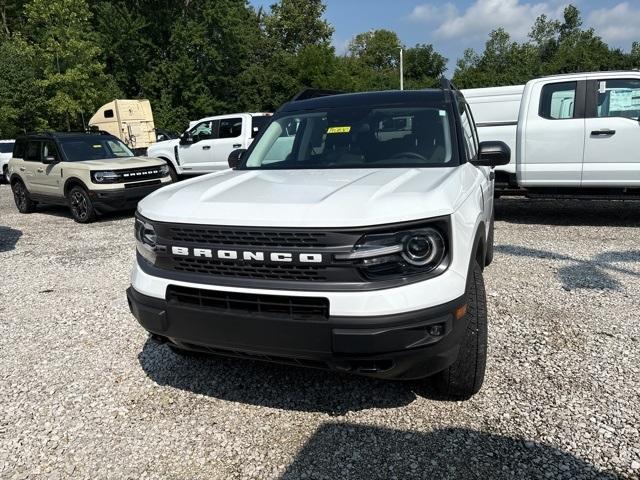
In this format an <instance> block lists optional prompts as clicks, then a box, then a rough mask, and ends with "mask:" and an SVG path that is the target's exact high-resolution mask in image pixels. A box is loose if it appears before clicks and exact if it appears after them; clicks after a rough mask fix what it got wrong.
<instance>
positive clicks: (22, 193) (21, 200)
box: [11, 180, 36, 213]
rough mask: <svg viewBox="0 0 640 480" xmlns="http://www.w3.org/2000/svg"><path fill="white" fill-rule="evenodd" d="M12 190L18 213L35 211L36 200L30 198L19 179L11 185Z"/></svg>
mask: <svg viewBox="0 0 640 480" xmlns="http://www.w3.org/2000/svg"><path fill="white" fill-rule="evenodd" d="M11 190H13V199H14V201H15V202H16V207H17V208H18V211H19V212H20V213H33V212H35V211H36V202H34V201H33V200H31V197H29V192H27V187H25V186H24V183H22V182H21V181H20V180H18V181H16V182H15V183H14V184H13V185H11Z"/></svg>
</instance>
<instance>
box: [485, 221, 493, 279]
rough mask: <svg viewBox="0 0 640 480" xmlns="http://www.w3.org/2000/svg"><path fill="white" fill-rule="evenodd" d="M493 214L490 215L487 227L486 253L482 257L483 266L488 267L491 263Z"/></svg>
mask: <svg viewBox="0 0 640 480" xmlns="http://www.w3.org/2000/svg"><path fill="white" fill-rule="evenodd" d="M494 217H495V214H494V213H493V212H492V213H491V224H490V225H489V237H488V238H487V253H486V255H485V257H484V266H485V267H488V266H489V265H491V262H493V238H494V229H495V228H494V223H495V220H494Z"/></svg>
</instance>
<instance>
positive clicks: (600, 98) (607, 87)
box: [595, 78, 640, 120]
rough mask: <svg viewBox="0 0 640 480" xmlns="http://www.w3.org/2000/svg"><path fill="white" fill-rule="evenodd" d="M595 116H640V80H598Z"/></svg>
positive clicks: (635, 117) (636, 117)
mask: <svg viewBox="0 0 640 480" xmlns="http://www.w3.org/2000/svg"><path fill="white" fill-rule="evenodd" d="M595 95H596V105H597V111H596V117H598V118H603V117H625V118H632V119H634V120H637V119H638V117H640V80H638V79H626V78H624V79H615V80H612V79H609V80H600V81H599V82H598V89H597V90H596V93H595Z"/></svg>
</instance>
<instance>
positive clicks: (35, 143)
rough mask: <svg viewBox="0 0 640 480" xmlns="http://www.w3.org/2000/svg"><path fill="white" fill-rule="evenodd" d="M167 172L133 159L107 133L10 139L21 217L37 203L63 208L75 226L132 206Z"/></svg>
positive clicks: (11, 174) (151, 162) (150, 162)
mask: <svg viewBox="0 0 640 480" xmlns="http://www.w3.org/2000/svg"><path fill="white" fill-rule="evenodd" d="M169 173H170V172H169V167H168V166H167V165H166V164H165V163H164V162H163V161H162V160H158V159H152V158H140V157H135V156H134V154H133V152H132V151H131V150H129V148H128V147H127V146H126V145H125V144H124V143H122V142H121V141H120V140H119V139H118V138H116V137H114V136H113V135H110V134H108V133H104V132H96V133H40V134H32V135H26V136H24V137H20V138H18V139H17V140H16V144H15V146H14V149H13V155H12V158H11V160H10V161H9V172H8V176H9V181H10V183H11V188H12V189H13V196H14V199H15V203H16V207H17V208H18V211H20V212H21V213H31V212H33V211H35V208H36V205H37V204H38V203H49V204H57V205H68V206H69V209H70V210H71V214H72V215H73V219H74V220H75V221H76V222H79V223H88V222H91V221H92V220H93V219H94V218H95V217H96V215H97V214H98V213H105V212H109V211H114V210H124V209H127V208H135V206H136V205H137V203H138V201H139V200H140V199H141V198H143V197H144V196H145V195H147V194H149V193H151V192H153V191H154V190H157V189H158V188H160V187H162V186H164V185H167V184H168V183H171V177H170V175H169Z"/></svg>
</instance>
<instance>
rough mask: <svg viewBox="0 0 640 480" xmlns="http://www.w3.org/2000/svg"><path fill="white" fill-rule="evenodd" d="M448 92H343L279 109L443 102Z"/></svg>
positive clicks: (429, 90) (289, 104)
mask: <svg viewBox="0 0 640 480" xmlns="http://www.w3.org/2000/svg"><path fill="white" fill-rule="evenodd" d="M447 97H448V92H447V91H446V90H441V89H435V88H434V89H425V90H388V91H382V92H363V93H344V94H339V95H326V96H320V97H316V98H311V99H309V100H294V101H292V102H289V103H287V104H285V105H283V107H282V108H281V109H280V111H281V112H293V111H298V110H320V109H323V108H335V107H345V106H346V107H360V106H370V105H408V104H414V105H415V104H420V103H444V102H446V100H447Z"/></svg>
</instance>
